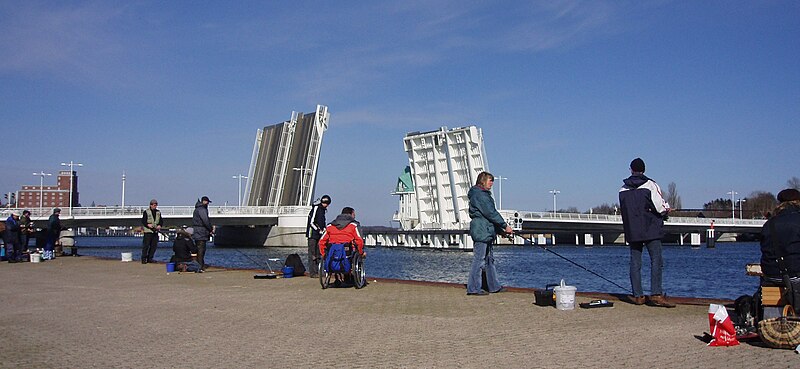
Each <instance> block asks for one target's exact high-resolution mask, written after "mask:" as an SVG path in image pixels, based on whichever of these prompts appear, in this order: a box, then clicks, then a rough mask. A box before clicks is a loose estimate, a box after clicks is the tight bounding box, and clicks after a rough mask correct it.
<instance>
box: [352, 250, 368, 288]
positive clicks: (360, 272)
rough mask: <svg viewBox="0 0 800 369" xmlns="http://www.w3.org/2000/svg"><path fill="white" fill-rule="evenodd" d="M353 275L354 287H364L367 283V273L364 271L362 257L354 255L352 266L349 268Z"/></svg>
mask: <svg viewBox="0 0 800 369" xmlns="http://www.w3.org/2000/svg"><path fill="white" fill-rule="evenodd" d="M350 274H351V275H352V277H353V286H355V288H356V289H360V288H364V286H366V285H367V273H366V272H365V271H364V258H362V257H361V255H356V256H355V257H354V258H353V268H352V270H350Z"/></svg>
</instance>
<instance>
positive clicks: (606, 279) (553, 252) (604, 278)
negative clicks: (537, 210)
mask: <svg viewBox="0 0 800 369" xmlns="http://www.w3.org/2000/svg"><path fill="white" fill-rule="evenodd" d="M531 244H533V241H531ZM536 246H539V247H541V248H542V249H543V250H545V251H548V252H550V253H552V254H553V255H555V256H558V257H560V258H562V259H564V260H566V261H568V262H570V263H572V264H573V265H575V266H577V267H578V268H581V269H583V270H585V271H587V272H589V273H592V274H594V275H596V276H598V277H600V278H601V279H603V280H604V281H606V282H608V283H611V284H613V285H615V286H617V287H619V288H622V289H623V290H625V291H629V292H631V293H633V291H631V289H630V288H627V287H622V286H620V285H619V284H617V283H616V282H614V281H612V280H610V279H608V278H606V277H603V276H602V275H600V274H598V273H596V272H594V271H592V270H589V269H588V268H586V267H584V266H583V265H580V264H578V263H576V262H574V261H572V260H570V259H568V258H566V257H564V256H562V255H561V254H559V253H557V252H555V251H553V250H550V249H548V248H547V247H546V246H544V245H536Z"/></svg>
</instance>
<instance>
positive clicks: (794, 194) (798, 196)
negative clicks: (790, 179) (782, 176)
mask: <svg viewBox="0 0 800 369" xmlns="http://www.w3.org/2000/svg"><path fill="white" fill-rule="evenodd" d="M797 200H800V191H798V190H795V189H794V188H787V189H785V190H783V191H781V192H778V202H787V201H797Z"/></svg>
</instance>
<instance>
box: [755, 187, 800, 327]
mask: <svg viewBox="0 0 800 369" xmlns="http://www.w3.org/2000/svg"><path fill="white" fill-rule="evenodd" d="M778 202H779V204H778V207H777V208H775V211H774V212H773V214H774V215H773V216H772V217H771V218H770V219H769V220H767V222H766V223H764V226H763V227H762V228H761V270H762V272H763V273H764V276H763V277H762V278H761V285H762V286H779V287H785V288H786V289H787V293H786V297H787V299H786V300H787V302H788V303H789V305H792V306H793V307H794V309H795V311H797V310H800V191H797V190H796V189H793V188H789V189H785V190H783V191H781V192H779V193H778Z"/></svg>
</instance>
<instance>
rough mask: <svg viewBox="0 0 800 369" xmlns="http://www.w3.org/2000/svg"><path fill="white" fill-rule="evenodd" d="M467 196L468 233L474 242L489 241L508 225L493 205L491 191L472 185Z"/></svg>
mask: <svg viewBox="0 0 800 369" xmlns="http://www.w3.org/2000/svg"><path fill="white" fill-rule="evenodd" d="M467 197H469V217H470V218H471V219H472V221H470V222H469V235H470V236H472V241H474V242H484V243H489V242H491V241H493V240H494V238H495V236H496V235H497V234H501V233H502V232H503V230H504V229H505V228H506V227H507V226H508V224H506V221H505V219H503V216H502V215H500V213H498V212H497V209H495V207H494V200H493V199H492V192H491V191H489V190H487V189H485V188H482V187H479V186H472V188H470V189H469V192H468V193H467Z"/></svg>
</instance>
